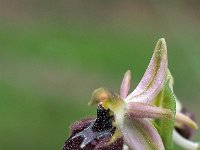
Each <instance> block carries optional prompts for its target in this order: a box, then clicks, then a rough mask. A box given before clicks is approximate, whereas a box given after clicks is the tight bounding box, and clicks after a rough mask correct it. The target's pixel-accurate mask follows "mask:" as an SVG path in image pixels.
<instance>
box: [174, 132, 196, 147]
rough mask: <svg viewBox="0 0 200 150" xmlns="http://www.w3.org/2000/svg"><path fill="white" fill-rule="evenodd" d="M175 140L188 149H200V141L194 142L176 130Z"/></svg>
mask: <svg viewBox="0 0 200 150" xmlns="http://www.w3.org/2000/svg"><path fill="white" fill-rule="evenodd" d="M173 139H174V142H175V143H176V144H177V145H179V146H181V147H182V148H184V149H187V150H200V146H199V143H196V142H192V141H190V140H187V139H185V138H184V137H182V136H181V135H180V134H179V133H178V132H177V131H176V130H174V131H173Z"/></svg>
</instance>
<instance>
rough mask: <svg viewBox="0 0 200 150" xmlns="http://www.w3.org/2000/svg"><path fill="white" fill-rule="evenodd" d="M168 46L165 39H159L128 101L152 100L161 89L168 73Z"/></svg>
mask: <svg viewBox="0 0 200 150" xmlns="http://www.w3.org/2000/svg"><path fill="white" fill-rule="evenodd" d="M167 64H168V61H167V47H166V43H165V39H163V38H162V39H159V41H158V42H157V44H156V47H155V50H154V54H153V56H152V58H151V61H150V63H149V66H148V68H147V70H146V72H145V74H144V76H143V78H142V79H141V81H140V83H139V84H138V86H137V87H136V89H135V90H134V91H133V92H132V93H131V94H130V95H128V97H127V98H126V100H125V101H126V102H131V101H135V102H147V103H149V102H151V101H152V100H153V99H154V98H155V97H156V96H157V95H158V93H159V92H160V91H161V89H162V87H163V85H164V82H165V78H166V74H167Z"/></svg>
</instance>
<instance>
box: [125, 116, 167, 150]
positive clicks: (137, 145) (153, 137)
mask: <svg viewBox="0 0 200 150" xmlns="http://www.w3.org/2000/svg"><path fill="white" fill-rule="evenodd" d="M121 131H122V133H123V139H124V142H125V144H127V145H128V147H129V148H130V149H132V150H150V149H155V150H164V146H163V142H162V139H161V137H160V135H159V134H158V131H157V129H156V128H155V127H154V126H153V125H152V123H151V122H150V121H149V120H148V119H130V118H126V119H125V121H124V125H123V127H122V129H121Z"/></svg>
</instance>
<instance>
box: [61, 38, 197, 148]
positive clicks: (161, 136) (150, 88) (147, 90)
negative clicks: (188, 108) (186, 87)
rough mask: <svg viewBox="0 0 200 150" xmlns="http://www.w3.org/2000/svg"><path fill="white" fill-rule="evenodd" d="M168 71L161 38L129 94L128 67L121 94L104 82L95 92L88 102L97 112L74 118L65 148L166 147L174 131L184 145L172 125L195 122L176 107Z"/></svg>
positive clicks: (164, 45) (170, 142) (188, 124)
mask: <svg viewBox="0 0 200 150" xmlns="http://www.w3.org/2000/svg"><path fill="white" fill-rule="evenodd" d="M170 77H171V76H169V71H168V60H167V47H166V42H165V39H163V38H161V39H159V41H158V42H157V44H156V47H155V50H154V53H153V56H152V58H151V61H150V63H149V66H148V68H147V70H146V72H145V74H144V76H143V78H142V79H141V81H140V82H139V84H138V86H137V87H136V88H135V90H134V91H132V92H131V93H130V94H128V93H129V89H130V83H131V72H130V71H129V70H128V71H127V72H126V73H125V75H124V78H123V80H122V83H121V87H120V94H119V95H118V94H117V93H114V92H112V91H110V90H108V89H106V88H99V89H96V90H95V91H94V92H93V94H92V99H91V101H90V102H89V105H94V104H97V105H98V107H97V117H96V118H89V119H84V120H82V121H80V122H77V123H75V124H73V125H72V127H71V136H70V137H69V139H68V140H67V141H66V142H65V145H64V146H63V150H69V149H102V150H107V149H108V150H109V149H116V150H122V149H123V150H127V149H131V150H170V149H172V148H173V136H174V140H175V141H176V140H177V139H179V140H178V142H177V143H179V144H183V145H184V143H182V142H184V140H183V139H181V140H180V137H179V136H180V135H179V134H176V133H178V132H176V130H175V129H174V125H175V126H177V127H178V123H184V124H185V125H187V126H190V127H191V126H193V127H194V126H195V125H196V124H195V123H194V122H193V121H192V120H191V119H190V118H189V117H187V116H185V115H183V114H181V113H180V112H179V111H178V112H177V113H176V103H178V101H176V97H175V95H174V93H173V88H172V78H170ZM182 116H184V119H182ZM190 145H191V144H190V143H189V146H190ZM183 147H184V146H183ZM185 148H188V147H185Z"/></svg>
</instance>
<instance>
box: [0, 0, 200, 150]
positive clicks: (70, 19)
mask: <svg viewBox="0 0 200 150" xmlns="http://www.w3.org/2000/svg"><path fill="white" fill-rule="evenodd" d="M199 18H200V2H199V1H195V0H191V1H187V0H181V1H174V2H172V1H171V2H170V1H165V2H164V1H158V0H147V1H133V0H128V1H120V0H109V1H106V0H84V1H83V0H71V1H69V0H57V1H55V0H0V149H1V150H13V149H17V150H27V149H29V150H36V149H37V150H56V149H57V150H59V149H61V147H62V145H63V143H64V141H65V139H66V138H67V137H68V133H69V130H68V129H69V125H70V124H71V123H72V122H73V121H75V120H79V119H81V118H83V117H84V116H92V115H95V113H96V110H95V107H89V106H87V102H88V101H89V100H90V95H91V93H92V91H93V90H94V89H96V88H98V87H101V86H104V87H107V88H110V89H112V90H113V91H115V92H118V91H119V86H120V82H121V80H122V77H123V74H124V72H125V71H126V70H127V69H131V70H132V79H133V80H132V89H134V87H135V86H136V85H137V83H138V82H139V80H140V79H141V77H142V75H143V73H144V71H145V69H146V67H147V65H148V63H149V60H150V58H151V55H152V52H153V49H154V46H155V43H156V42H157V40H158V39H159V38H160V37H164V38H165V39H166V41H167V45H168V54H169V68H170V70H171V72H172V74H173V76H174V78H175V92H176V95H177V96H178V98H179V99H180V100H181V101H182V103H183V105H184V106H186V107H187V108H188V109H190V110H192V111H193V112H194V113H195V114H196V116H197V117H196V118H197V122H198V123H199V124H200V117H199V116H200V108H199V107H200V100H199V98H200V92H199V89H200V30H199V27H200V19H199ZM194 139H195V140H199V139H200V132H199V131H198V132H197V133H196V134H195V137H194ZM176 149H178V148H176Z"/></svg>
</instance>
